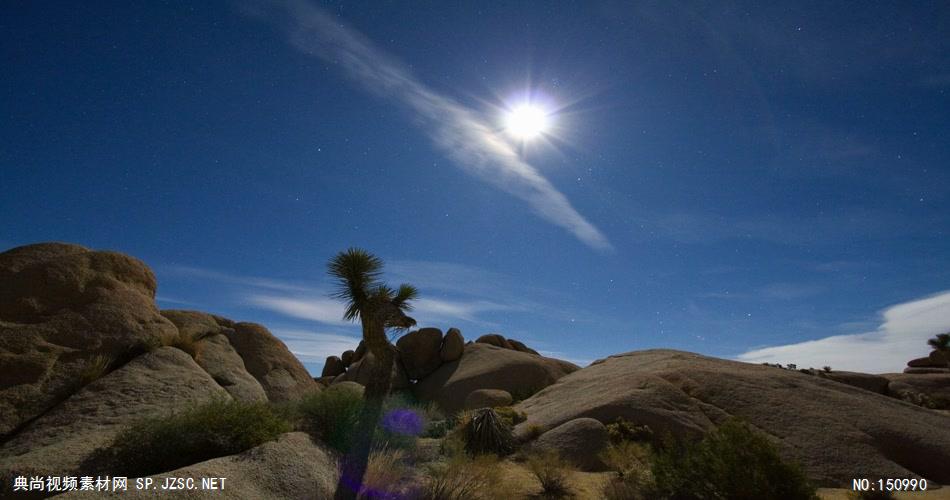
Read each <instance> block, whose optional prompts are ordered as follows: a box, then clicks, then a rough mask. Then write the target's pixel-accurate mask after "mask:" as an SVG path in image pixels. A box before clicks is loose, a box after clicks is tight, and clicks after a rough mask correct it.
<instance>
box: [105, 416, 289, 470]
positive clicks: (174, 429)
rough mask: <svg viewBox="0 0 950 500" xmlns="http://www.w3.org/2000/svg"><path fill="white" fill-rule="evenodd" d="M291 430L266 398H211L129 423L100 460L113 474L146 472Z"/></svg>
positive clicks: (255, 443)
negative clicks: (250, 400)
mask: <svg viewBox="0 0 950 500" xmlns="http://www.w3.org/2000/svg"><path fill="white" fill-rule="evenodd" d="M290 430H291V429H290V425H289V424H288V423H287V422H286V421H285V420H283V419H281V418H280V417H278V416H277V415H276V414H275V413H274V412H273V411H272V410H271V408H270V407H269V406H267V405H266V404H263V403H241V402H237V401H230V400H216V401H212V402H210V403H207V404H204V405H201V406H194V407H192V408H190V409H187V410H184V411H181V412H178V413H173V414H171V415H167V416H162V417H153V418H148V419H144V420H140V421H138V422H136V423H134V424H132V425H130V426H129V427H127V428H125V429H124V430H123V431H121V432H120V433H119V435H118V436H117V437H116V438H115V441H114V442H113V445H112V447H111V448H109V449H108V450H106V451H105V457H104V461H105V463H106V464H108V465H107V467H108V468H109V469H108V470H110V471H111V472H112V473H113V474H115V475H125V476H129V477H140V476H147V475H150V474H155V473H158V472H165V471H169V470H172V469H177V468H179V467H182V466H185V465H189V464H193V463H197V462H202V461H204V460H209V459H212V458H215V457H222V456H225V455H233V454H235V453H240V452H242V451H244V450H247V449H250V448H253V447H255V446H258V445H260V444H263V443H265V442H267V441H272V440H274V439H277V437H278V436H279V435H281V434H283V433H284V432H288V431H290Z"/></svg>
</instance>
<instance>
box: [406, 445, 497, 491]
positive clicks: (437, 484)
mask: <svg viewBox="0 0 950 500" xmlns="http://www.w3.org/2000/svg"><path fill="white" fill-rule="evenodd" d="M427 476H428V477H427V478H426V480H425V482H424V483H423V486H422V491H421V492H420V497H419V498H420V500H469V499H472V500H480V499H486V500H487V499H494V498H504V497H505V496H506V493H509V492H506V491H504V488H503V483H502V471H501V464H500V462H499V459H498V457H497V456H496V455H480V456H477V457H474V458H472V457H468V456H466V455H464V454H457V455H455V456H454V457H453V458H452V459H450V460H448V461H447V462H440V463H436V464H432V465H430V466H429V467H428V474H427Z"/></svg>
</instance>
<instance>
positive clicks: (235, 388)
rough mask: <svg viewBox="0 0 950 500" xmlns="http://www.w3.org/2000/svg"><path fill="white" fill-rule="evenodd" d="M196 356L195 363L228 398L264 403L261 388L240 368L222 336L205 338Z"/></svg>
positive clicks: (224, 337) (241, 366)
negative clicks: (226, 392)
mask: <svg viewBox="0 0 950 500" xmlns="http://www.w3.org/2000/svg"><path fill="white" fill-rule="evenodd" d="M199 349H200V351H199V352H200V355H199V356H198V358H197V359H196V361H197V362H198V365H199V366H201V367H202V368H204V370H205V371H206V372H208V375H211V378H213V379H214V381H215V382H217V383H218V385H220V386H221V387H223V388H224V390H226V391H228V394H230V395H231V397H232V398H234V399H236V400H238V401H244V402H249V403H250V402H263V401H267V393H266V392H265V391H264V387H263V386H261V383H260V382H258V381H257V379H255V378H254V377H253V376H252V375H251V374H250V373H248V371H247V369H245V367H244V360H243V359H241V356H239V355H238V353H237V351H235V350H234V348H233V347H231V342H229V341H228V338H227V337H226V336H225V335H222V334H218V335H212V336H210V337H206V338H205V339H204V340H202V341H201V343H200V347H199Z"/></svg>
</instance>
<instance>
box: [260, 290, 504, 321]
mask: <svg viewBox="0 0 950 500" xmlns="http://www.w3.org/2000/svg"><path fill="white" fill-rule="evenodd" d="M247 300H248V303H249V304H250V305H253V306H254V307H257V308H260V309H265V310H268V311H272V312H276V313H279V314H283V315H285V316H289V317H292V318H297V319H305V320H309V321H316V322H318V323H324V324H327V325H350V324H352V323H350V322H347V321H344V320H343V311H344V308H343V304H342V303H341V302H340V301H338V300H332V299H329V298H321V297H299V296H277V295H262V294H255V295H251V296H250V297H248V299H247ZM413 305H414V307H413V312H412V316H413V317H415V318H416V319H418V320H419V321H420V324H422V323H424V322H434V321H443V320H444V321H452V320H464V321H470V322H472V323H483V321H482V320H480V319H479V318H478V314H479V313H482V312H488V311H512V310H519V309H518V308H517V307H516V306H512V305H507V304H499V303H496V302H491V301H487V300H478V299H476V300H443V299H427V298H422V299H418V300H416V301H415V302H413Z"/></svg>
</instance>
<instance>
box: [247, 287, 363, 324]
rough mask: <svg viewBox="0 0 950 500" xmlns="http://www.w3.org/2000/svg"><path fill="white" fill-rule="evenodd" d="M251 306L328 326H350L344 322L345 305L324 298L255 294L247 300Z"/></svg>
mask: <svg viewBox="0 0 950 500" xmlns="http://www.w3.org/2000/svg"><path fill="white" fill-rule="evenodd" d="M247 301H248V303H249V304H251V305H253V306H255V307H258V308H260V309H266V310H269V311H273V312H276V313H280V314H283V315H285V316H290V317H293V318H299V319H306V320H310V321H317V322H319V323H326V324H328V325H349V324H351V323H350V322H348V321H344V320H343V313H344V307H343V303H342V302H340V301H338V300H332V299H330V298H323V297H300V296H277V295H262V294H253V295H251V296H249V297H248V298H247Z"/></svg>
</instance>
